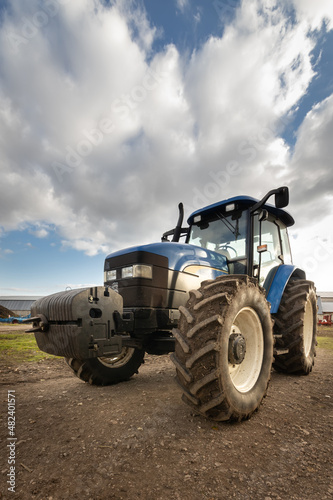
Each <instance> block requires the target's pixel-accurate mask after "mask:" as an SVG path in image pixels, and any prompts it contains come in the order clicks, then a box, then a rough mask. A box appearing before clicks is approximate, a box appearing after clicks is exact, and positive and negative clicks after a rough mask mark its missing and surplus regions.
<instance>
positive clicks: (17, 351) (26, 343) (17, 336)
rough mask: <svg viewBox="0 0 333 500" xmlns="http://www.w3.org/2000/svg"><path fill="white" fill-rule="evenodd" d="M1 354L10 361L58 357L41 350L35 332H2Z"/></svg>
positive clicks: (17, 362) (7, 361) (30, 360)
mask: <svg viewBox="0 0 333 500" xmlns="http://www.w3.org/2000/svg"><path fill="white" fill-rule="evenodd" d="M0 355H1V357H2V358H3V357H4V356H6V364H8V363H15V364H19V363H26V362H36V361H40V360H42V359H51V358H56V356H52V355H51V354H47V353H45V352H43V351H40V350H39V348H38V346H37V344H36V340H35V336H34V334H33V333H15V332H13V333H9V334H8V333H0Z"/></svg>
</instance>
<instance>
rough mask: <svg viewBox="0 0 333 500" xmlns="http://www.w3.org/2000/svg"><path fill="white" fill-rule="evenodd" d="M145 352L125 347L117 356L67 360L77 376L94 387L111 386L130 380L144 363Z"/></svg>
mask: <svg viewBox="0 0 333 500" xmlns="http://www.w3.org/2000/svg"><path fill="white" fill-rule="evenodd" d="M144 355H145V352H144V351H142V350H140V349H134V348H132V347H124V348H123V349H122V351H121V353H120V354H118V355H115V356H109V357H103V358H91V359H83V360H82V359H75V358H65V359H66V362H67V364H68V365H69V366H70V368H71V369H72V370H73V372H74V373H75V375H76V376H77V377H79V378H80V379H81V380H83V381H84V382H88V383H89V384H92V385H111V384H117V383H118V382H123V381H125V380H129V379H130V378H131V377H132V375H134V374H135V373H138V369H139V367H140V366H141V365H142V363H144Z"/></svg>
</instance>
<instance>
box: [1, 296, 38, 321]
mask: <svg viewBox="0 0 333 500" xmlns="http://www.w3.org/2000/svg"><path fill="white" fill-rule="evenodd" d="M41 297H42V296H30V295H29V296H28V295H21V296H8V295H7V296H2V297H0V305H1V306H3V307H6V308H7V309H9V310H10V311H13V313H15V315H16V316H27V315H28V314H30V310H31V305H32V304H33V303H34V302H35V300H38V299H40V298H41Z"/></svg>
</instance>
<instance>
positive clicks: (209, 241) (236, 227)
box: [188, 211, 247, 260]
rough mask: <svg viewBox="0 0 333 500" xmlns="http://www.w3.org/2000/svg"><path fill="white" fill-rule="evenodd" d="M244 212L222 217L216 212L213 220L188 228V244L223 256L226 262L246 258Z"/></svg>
mask: <svg viewBox="0 0 333 500" xmlns="http://www.w3.org/2000/svg"><path fill="white" fill-rule="evenodd" d="M246 220H247V218H246V211H244V212H233V213H232V214H230V215H227V216H226V215H224V214H222V212H221V213H219V212H216V213H215V214H214V216H213V220H203V221H200V222H198V223H197V224H194V225H192V226H191V228H190V235H189V240H188V243H190V244H192V245H197V246H199V247H202V248H206V249H207V250H213V251H214V252H218V253H221V254H222V255H225V256H226V257H227V258H228V260H230V259H240V258H245V256H246V232H247V223H246Z"/></svg>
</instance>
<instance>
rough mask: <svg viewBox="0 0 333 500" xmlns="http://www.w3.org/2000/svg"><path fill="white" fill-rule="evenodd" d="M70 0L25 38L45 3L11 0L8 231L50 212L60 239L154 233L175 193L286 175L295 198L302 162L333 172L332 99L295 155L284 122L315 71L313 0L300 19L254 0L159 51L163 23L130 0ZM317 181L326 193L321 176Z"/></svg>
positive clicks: (0, 43)
mask: <svg viewBox="0 0 333 500" xmlns="http://www.w3.org/2000/svg"><path fill="white" fill-rule="evenodd" d="M295 2H296V0H295ZM62 3H63V4H64V5H63V6H62V7H61V8H59V10H58V12H57V14H56V15H54V16H49V20H48V24H47V26H46V27H45V29H44V28H40V29H36V30H35V33H34V35H33V36H31V37H30V38H27V37H26V38H24V40H25V41H22V40H20V39H18V41H21V43H18V42H16V45H15V44H14V45H13V37H8V34H11V33H16V34H18V35H19V36H21V37H23V35H24V34H26V31H24V29H23V27H22V18H25V19H28V20H30V21H31V22H33V21H34V19H35V20H36V18H35V17H34V16H35V14H36V12H38V11H39V10H40V7H39V5H40V3H39V2H37V0H32V1H31V2H29V3H28V4H26V3H24V2H22V1H21V2H16V3H15V6H13V8H12V14H11V15H9V14H8V15H7V17H6V18H5V19H4V21H3V24H2V26H1V31H0V67H1V68H2V71H1V74H0V88H1V91H0V151H1V160H0V170H1V182H2V196H1V199H0V213H1V221H0V226H2V228H3V229H4V230H13V229H26V228H27V229H29V230H31V228H32V230H33V231H34V232H35V235H36V236H38V237H46V236H47V234H46V233H47V232H48V225H49V224H54V225H55V226H56V228H57V231H58V233H59V234H60V237H61V239H62V240H63V246H64V247H68V246H69V247H72V248H75V249H77V250H80V251H83V252H85V253H87V254H88V255H95V254H96V253H98V252H101V253H106V252H108V251H109V250H116V249H119V248H122V247H124V246H128V245H132V244H136V243H143V242H149V241H152V240H157V239H158V238H159V236H160V235H161V234H162V232H163V231H165V230H167V229H170V228H171V227H172V225H173V224H174V222H175V221H176V219H177V206H176V205H177V203H178V202H179V201H184V203H185V206H186V208H187V209H188V210H190V209H192V208H193V209H195V208H198V205H200V204H204V203H205V202H207V203H212V202H215V201H217V200H218V199H222V198H225V197H228V196H234V195H237V194H250V195H254V196H256V195H257V196H260V195H263V194H264V192H265V191H267V190H268V189H271V188H273V187H277V185H280V184H286V183H287V184H288V183H291V184H292V199H293V200H294V201H293V203H294V205H293V208H294V209H295V210H296V211H297V210H298V207H301V206H302V207H303V206H304V200H303V199H302V194H301V193H302V192H303V191H302V190H303V189H304V190H306V189H307V186H306V185H305V180H303V181H302V182H303V184H302V183H298V182H297V178H298V177H297V176H298V175H300V174H299V172H300V171H301V170H302V169H303V168H306V172H307V173H308V174H307V175H312V170H313V169H312V170H311V165H312V162H313V161H314V160H313V158H316V161H317V164H319V163H320V165H321V174H320V175H321V179H322V181H321V183H323V180H324V179H325V175H326V176H327V175H330V172H331V170H330V169H331V166H330V165H329V162H328V161H327V162H326V161H324V160H323V155H324V154H326V153H325V151H326V149H325V147H328V148H329V147H330V139H329V137H331V135H332V134H331V125H330V122H329V113H330V112H331V104H330V103H329V102H327V103H322V104H321V105H319V107H318V108H315V109H314V110H313V111H312V114H311V113H310V114H309V115H308V117H307V119H306V120H305V122H304V126H303V128H301V129H300V131H299V134H298V142H297V145H296V149H295V155H294V157H293V158H292V161H291V163H290V159H291V152H290V151H289V148H288V145H287V144H286V143H285V142H284V141H283V139H281V137H280V136H279V133H278V130H279V128H281V123H282V122H283V121H284V120H285V117H286V115H288V113H292V111H293V109H294V108H295V107H297V106H298V105H299V102H300V100H301V98H302V97H303V96H304V95H305V93H306V92H307V89H308V86H309V83H310V82H311V80H312V79H313V78H314V70H313V67H312V61H311V51H312V49H313V47H314V46H315V43H316V38H315V36H314V35H313V34H311V35H309V31H308V28H309V24H308V23H309V19H310V17H311V16H310V14H311V12H312V11H311V4H310V2H308V3H307V4H306V5H307V10H306V9H305V10H304V8H303V10H302V9H301V6H300V5H301V4H297V6H298V8H299V11H298V22H297V23H291V22H290V19H289V17H288V14H286V13H285V11H284V10H283V8H282V7H281V6H280V7H279V5H277V6H275V3H274V2H271V1H265V2H262V1H256V0H249V1H246V2H243V4H242V6H241V8H240V9H238V10H237V15H236V16H235V19H234V21H233V22H232V23H231V24H230V25H229V26H226V27H225V30H224V34H223V36H222V37H220V38H210V39H209V40H208V41H207V42H206V43H204V44H203V45H202V47H201V48H200V49H199V50H198V51H197V52H195V53H193V54H192V57H191V58H190V60H189V61H188V60H187V59H186V58H185V57H183V56H182V54H180V53H179V52H178V51H177V49H176V48H175V47H174V46H173V45H170V46H167V47H165V48H164V49H163V50H161V51H160V52H159V53H156V54H154V53H153V52H152V44H153V40H154V37H155V36H156V29H155V28H154V27H153V26H151V25H150V24H149V22H148V19H147V17H146V16H145V14H144V12H143V11H142V10H138V9H133V4H131V8H130V9H129V8H128V5H129V4H128V2H121V1H118V2H116V4H115V5H114V6H113V7H103V6H102V5H101V4H100V3H99V2H98V1H97V0H96V1H95V2H90V1H88V0H85V1H82V2H66V3H65V2H62ZM186 3H187V2H180V3H179V2H178V6H179V8H181V7H182V8H185V4H186ZM296 3H297V2H296ZM302 5H303V6H304V5H305V4H302ZM316 5H317V3H316ZM320 5H321V6H322V7H323V6H324V2H322V4H320ZM327 6H328V7H329V5H328V4H326V7H327ZM275 7H276V8H275ZM319 12H320V16H321V17H320V19H322V18H323V15H324V14H325V9H324V7H323V8H322V9H321V8H320V9H319ZM318 15H319V14H318ZM325 15H326V14H325ZM316 16H317V14H316ZM318 19H319V18H318ZM318 23H319V21H315V22H314V24H313V26H315V25H318ZM22 30H23V31H22ZM325 109H326V111H325ZM311 116H312V117H314V118H313V119H314V121H315V122H316V124H317V125H316V126H317V127H318V134H317V135H315V137H316V140H315V143H314V144H312V145H311V148H312V149H311V151H308V149H307V148H310V144H309V142H311V143H312V141H309V137H310V135H311V134H313V133H314V130H313V129H312V128H311V123H313V121H311V120H312V118H311ZM325 134H326V135H325ZM327 142H328V143H329V146H326V144H327ZM306 151H308V153H306V154H305V152H306ZM302 155H303V156H302ZM303 160H305V163H304V162H303ZM303 164H304V165H305V167H303ZM312 183H313V179H312ZM318 188H319V186H318ZM311 196H313V199H312V201H313V203H314V204H316V206H319V205H320V202H321V199H322V198H321V193H320V190H319V189H315V188H313V189H312V191H311ZM310 217H312V218H313V217H314V215H313V214H311V215H310Z"/></svg>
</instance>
